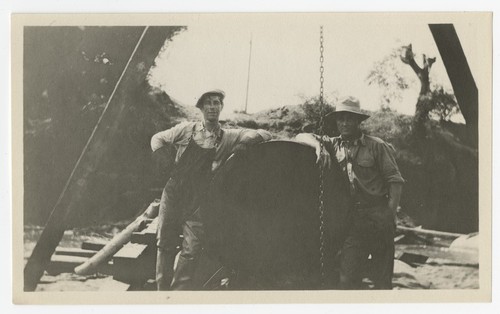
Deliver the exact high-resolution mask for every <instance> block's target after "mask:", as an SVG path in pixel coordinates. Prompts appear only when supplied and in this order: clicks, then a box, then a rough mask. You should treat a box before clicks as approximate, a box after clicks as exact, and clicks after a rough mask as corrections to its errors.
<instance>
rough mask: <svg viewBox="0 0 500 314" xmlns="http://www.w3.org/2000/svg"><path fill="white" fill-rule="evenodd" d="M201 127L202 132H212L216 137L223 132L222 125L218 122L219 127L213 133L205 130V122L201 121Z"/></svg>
mask: <svg viewBox="0 0 500 314" xmlns="http://www.w3.org/2000/svg"><path fill="white" fill-rule="evenodd" d="M199 127H200V130H201V131H207V132H210V133H215V134H216V136H220V132H221V130H222V128H221V125H220V123H219V122H217V126H216V127H215V128H214V129H213V130H212V131H208V130H207V129H206V128H205V121H200V123H199Z"/></svg>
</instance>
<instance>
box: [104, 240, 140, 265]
mask: <svg viewBox="0 0 500 314" xmlns="http://www.w3.org/2000/svg"><path fill="white" fill-rule="evenodd" d="M147 247H148V246H147V245H145V244H137V243H127V244H125V245H124V246H123V247H122V248H121V249H120V250H119V251H118V252H116V254H115V255H113V262H114V263H115V265H116V262H117V261H119V260H121V259H136V258H139V256H141V254H143V253H144V251H145V250H146V248H147Z"/></svg>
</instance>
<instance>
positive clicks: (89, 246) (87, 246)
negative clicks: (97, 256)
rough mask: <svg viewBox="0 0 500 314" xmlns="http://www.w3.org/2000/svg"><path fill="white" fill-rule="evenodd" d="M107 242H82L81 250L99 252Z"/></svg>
mask: <svg viewBox="0 0 500 314" xmlns="http://www.w3.org/2000/svg"><path fill="white" fill-rule="evenodd" d="M108 242H109V241H106V240H102V241H97V240H95V241H84V242H82V246H81V248H82V249H83V250H92V251H99V250H100V249H102V248H103V247H104V246H105V245H106V244H107V243H108Z"/></svg>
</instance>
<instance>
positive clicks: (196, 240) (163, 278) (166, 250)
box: [156, 179, 204, 290]
mask: <svg viewBox="0 0 500 314" xmlns="http://www.w3.org/2000/svg"><path fill="white" fill-rule="evenodd" d="M177 189H179V185H178V184H177V183H176V182H175V180H174V179H170V180H169V182H168V183H167V185H166V186H165V188H164V190H163V193H162V197H161V202H160V211H159V217H158V219H159V222H160V223H159V225H158V233H157V246H158V251H157V252H158V253H157V261H156V283H157V288H158V290H196V289H197V288H198V287H196V286H195V283H194V280H193V277H194V274H195V270H196V268H197V266H198V264H199V257H200V255H201V252H202V243H201V240H200V239H203V235H204V231H203V224H202V222H201V218H200V213H199V209H197V210H195V211H194V213H192V214H191V215H190V216H188V217H183V215H182V211H179V210H178V209H177V208H176V206H174V205H176V202H177V201H178V200H177V199H176V197H177V196H178V195H180V193H179V191H178V190H177ZM181 231H182V235H183V241H182V245H181V252H180V254H179V258H178V260H177V264H176V265H175V271H174V261H175V256H176V254H177V249H176V247H177V245H178V244H179V240H178V239H179V234H180V233H181Z"/></svg>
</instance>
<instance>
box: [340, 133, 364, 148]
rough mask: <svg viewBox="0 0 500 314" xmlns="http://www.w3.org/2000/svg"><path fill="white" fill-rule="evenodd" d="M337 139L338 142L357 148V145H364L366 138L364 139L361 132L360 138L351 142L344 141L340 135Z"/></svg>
mask: <svg viewBox="0 0 500 314" xmlns="http://www.w3.org/2000/svg"><path fill="white" fill-rule="evenodd" d="M338 138H339V140H340V142H346V143H352V144H353V145H354V146H358V145H363V146H365V145H366V138H365V134H364V133H363V132H361V136H360V137H358V138H357V139H355V140H352V141H347V140H344V138H343V137H342V135H340V136H339V137H338Z"/></svg>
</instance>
